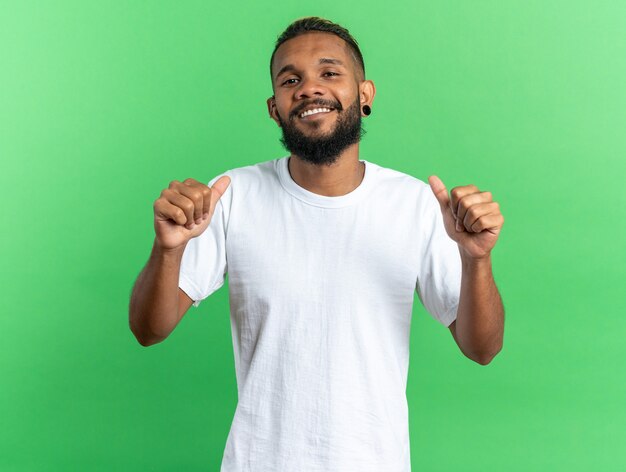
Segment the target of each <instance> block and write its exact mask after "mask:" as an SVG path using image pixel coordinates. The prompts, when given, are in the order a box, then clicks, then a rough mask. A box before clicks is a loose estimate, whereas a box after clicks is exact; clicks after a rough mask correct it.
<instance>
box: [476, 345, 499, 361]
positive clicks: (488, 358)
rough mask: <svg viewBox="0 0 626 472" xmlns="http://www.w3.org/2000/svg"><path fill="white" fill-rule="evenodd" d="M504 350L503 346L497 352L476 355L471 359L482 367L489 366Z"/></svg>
mask: <svg viewBox="0 0 626 472" xmlns="http://www.w3.org/2000/svg"><path fill="white" fill-rule="evenodd" d="M501 350H502V346H500V347H499V348H498V349H497V350H496V351H493V352H490V353H483V354H478V355H475V356H473V357H471V359H472V360H473V361H474V362H476V363H477V364H480V365H488V364H490V363H491V361H492V360H493V359H494V357H496V356H497V355H498V353H499V352H500V351H501Z"/></svg>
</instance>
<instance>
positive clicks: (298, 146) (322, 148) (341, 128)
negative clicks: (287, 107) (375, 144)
mask: <svg viewBox="0 0 626 472" xmlns="http://www.w3.org/2000/svg"><path fill="white" fill-rule="evenodd" d="M333 108H334V109H335V111H337V114H338V115H339V116H338V118H337V124H336V125H335V129H334V130H333V131H331V132H330V133H329V134H327V135H321V136H307V135H306V134H304V133H303V132H302V131H300V130H299V129H298V128H297V127H296V125H295V123H294V121H295V120H299V119H300V118H299V117H298V116H297V115H292V116H291V117H290V119H289V120H288V121H287V122H284V121H283V120H282V119H281V118H280V115H278V121H279V122H280V125H281V129H282V132H283V136H282V138H280V142H281V143H282V145H283V147H284V148H285V149H286V150H288V151H289V152H291V153H292V154H295V155H296V156H298V157H299V158H301V159H302V160H304V161H306V162H310V163H311V164H315V165H331V164H333V163H335V162H336V161H337V158H338V157H339V155H340V154H341V153H342V152H343V151H344V150H345V149H346V148H347V147H348V146H351V145H352V144H355V143H358V142H359V141H360V140H361V139H362V138H363V136H365V130H364V129H363V127H362V123H361V108H360V106H359V100H358V97H357V99H356V100H355V101H354V103H353V104H352V105H350V106H349V107H348V108H346V109H345V111H342V109H341V105H340V104H337V106H334V105H333ZM331 113H332V112H331Z"/></svg>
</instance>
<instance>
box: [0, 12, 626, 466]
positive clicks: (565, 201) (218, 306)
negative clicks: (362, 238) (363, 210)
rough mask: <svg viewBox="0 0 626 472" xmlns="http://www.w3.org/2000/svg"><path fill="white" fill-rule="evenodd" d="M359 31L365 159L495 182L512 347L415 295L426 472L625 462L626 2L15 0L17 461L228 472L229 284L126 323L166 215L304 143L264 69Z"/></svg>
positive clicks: (3, 145)
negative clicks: (178, 200) (169, 192)
mask: <svg viewBox="0 0 626 472" xmlns="http://www.w3.org/2000/svg"><path fill="white" fill-rule="evenodd" d="M308 15H319V16H323V17H327V18H329V19H331V20H333V21H335V22H338V23H340V24H342V25H344V26H345V27H347V28H348V29H349V30H350V31H351V33H353V34H354V35H355V37H356V38H357V40H358V41H359V43H360V45H361V48H362V52H363V55H364V57H365V63H366V68H367V78H369V79H372V80H373V81H374V82H375V84H376V87H377V95H376V98H375V101H374V104H373V107H372V108H373V113H372V115H371V116H370V117H368V118H367V119H366V128H367V131H368V134H367V136H366V137H365V138H364V141H363V143H362V145H361V157H362V158H363V159H366V160H370V161H372V162H375V163H377V164H379V165H382V166H385V167H391V168H393V169H397V170H400V171H403V172H406V173H408V174H411V175H414V176H416V177H418V178H420V179H423V180H425V179H426V178H427V177H428V175H430V174H434V173H435V174H438V175H439V176H440V177H441V178H442V179H443V180H444V182H445V183H446V184H447V185H448V187H449V188H451V187H454V186H457V185H465V184H468V183H474V184H476V185H478V186H479V187H480V188H482V189H488V190H491V191H492V192H493V194H494V197H495V198H496V200H498V201H499V202H500V203H501V208H502V211H503V214H504V216H505V219H506V223H505V226H504V229H503V232H502V234H501V237H500V241H499V243H498V245H497V247H496V249H495V250H494V255H493V259H494V270H495V274H496V280H497V282H498V285H499V287H500V289H501V292H502V296H503V299H504V302H505V307H506V323H505V324H506V330H505V340H504V349H503V350H502V352H501V353H500V354H499V355H498V356H497V357H496V358H495V359H494V360H493V362H492V363H491V364H489V365H488V366H481V365H479V364H476V363H474V362H472V361H470V360H469V359H467V358H465V357H464V356H463V355H462V354H461V352H460V351H459V349H458V348H457V346H456V345H455V344H454V340H453V338H452V336H451V335H450V333H449V332H448V330H447V329H445V328H443V327H442V326H441V325H440V324H438V323H437V322H436V321H435V320H433V319H432V318H430V317H429V316H428V315H427V314H426V313H425V312H424V310H423V308H422V307H421V306H420V305H419V301H418V299H417V298H416V303H415V309H414V317H413V323H412V328H411V331H412V333H411V336H412V337H411V361H410V372H409V385H408V391H407V395H408V399H409V409H410V434H411V457H412V465H413V470H414V471H416V472H417V471H482V472H485V471H509V472H513V471H520V472H521V471H524V472H527V471H589V470H605V471H614V470H615V471H617V470H626V452H625V451H624V448H623V446H624V444H626V431H625V425H626V407H625V399H626V381H625V380H624V379H625V377H626V375H625V374H626V368H625V366H624V359H625V358H626V342H624V337H625V333H626V321H625V320H624V315H625V313H626V309H625V308H626V307H625V302H624V293H623V285H624V280H625V273H624V272H625V271H624V267H625V265H626V260H625V254H624V246H625V238H624V232H625V231H624V230H625V220H626V218H625V215H624V207H625V204H626V199H625V197H624V190H623V182H624V177H625V174H626V173H625V170H626V168H625V159H624V157H625V155H626V133H625V129H626V127H625V124H626V112H625V110H626V85H625V84H626V79H625V78H626V34H625V30H624V25H625V22H626V2H623V1H621V0H616V1H602V0H600V1H596V2H591V1H580V0H578V1H572V0H558V1H545V0H543V1H529V0H525V1H501V0H500V1H497V0H493V1H441V0H437V1H419V2H416V1H414V0H411V1H408V0H407V1H398V2H381V1H372V0H363V1H360V2H345V3H342V2H337V1H336V0H333V1H325V0H323V1H318V2H316V5H315V7H313V6H310V7H309V6H303V4H302V3H300V2H288V1H283V0H279V1H273V2H265V3H256V2H250V3H246V4H243V3H241V4H237V3H227V2H201V1H197V2H188V1H187V2H181V1H178V2H120V1H117V2H96V1H87V2H86V1H76V2H70V1H57V2H44V1H39V2H28V1H19V2H17V1H16V2H8V1H0V158H1V162H2V168H1V169H2V171H1V173H0V189H1V190H2V197H3V198H2V200H3V205H2V215H1V218H2V231H1V232H0V238H1V239H0V250H1V253H0V257H1V260H2V269H1V270H2V272H1V280H0V282H1V285H0V286H1V287H2V288H1V290H2V294H1V297H0V300H1V301H0V303H1V305H0V307H1V316H0V382H1V384H0V424H1V427H0V470H1V471H41V470H47V471H56V470H59V471H61V470H62V471H66V470H95V471H110V470H129V471H130V470H133V471H139V470H146V471H170V470H172V471H174V470H189V471H193V470H198V471H199V470H218V469H219V464H220V461H221V457H222V453H223V450H224V445H225V441H226V437H227V434H228V430H229V427H230V422H231V420H232V415H233V413H234V411H235V406H236V395H237V391H236V384H235V372H234V361H233V351H232V344H231V333H230V324H229V311H228V293H227V288H226V286H225V287H223V288H222V289H220V290H219V291H218V292H217V293H215V294H214V295H213V296H211V297H210V298H209V299H207V300H205V301H204V302H203V303H202V304H201V305H200V307H199V308H193V307H192V308H191V309H190V311H189V312H188V314H187V315H186V316H185V318H184V319H183V320H182V322H181V323H180V325H179V326H178V327H177V328H176V330H175V331H174V332H173V333H172V334H171V336H170V337H169V338H168V339H167V340H166V341H165V342H163V343H161V344H158V345H155V346H152V347H149V348H144V347H142V346H140V345H139V344H138V343H137V341H136V340H135V339H134V337H133V335H132V333H131V332H130V330H129V328H128V301H129V295H130V290H131V288H132V285H133V283H134V281H135V279H136V277H137V275H138V273H139V271H140V270H141V269H142V267H143V265H144V264H145V262H146V261H147V258H148V255H149V253H150V248H151V244H152V240H153V237H154V229H153V226H152V221H153V214H152V204H153V202H154V200H155V199H156V198H158V196H159V194H160V192H161V190H162V189H163V188H166V187H167V186H168V184H169V182H170V181H171V180H174V179H177V180H183V179H185V178H187V177H193V178H196V179H198V180H201V181H207V182H208V181H209V180H210V179H211V178H212V177H214V176H215V175H217V174H218V173H221V172H223V171H225V170H228V169H232V168H235V167H239V166H243V165H249V164H254V163H257V162H262V161H266V160H270V159H275V158H277V157H281V156H283V155H285V154H286V152H285V151H284V149H283V148H282V147H281V145H280V143H279V141H278V139H279V137H280V132H279V129H278V128H277V126H276V124H275V123H274V122H273V121H272V120H271V119H270V118H269V117H268V115H267V109H266V105H265V100H266V98H267V97H268V96H270V95H271V88H270V87H271V85H270V80H269V73H268V61H269V57H270V54H271V52H272V49H273V44H274V41H275V39H276V37H277V36H278V34H279V33H280V32H281V31H282V30H283V29H284V28H285V27H286V26H287V25H288V24H289V23H290V22H291V21H293V20H294V19H296V18H299V17H302V16H308Z"/></svg>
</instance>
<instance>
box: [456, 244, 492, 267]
mask: <svg viewBox="0 0 626 472" xmlns="http://www.w3.org/2000/svg"><path fill="white" fill-rule="evenodd" d="M459 253H460V255H461V263H462V265H463V267H467V268H476V269H480V268H491V252H488V253H487V254H485V255H483V256H475V255H471V254H468V253H467V252H465V251H464V250H463V249H461V247H459Z"/></svg>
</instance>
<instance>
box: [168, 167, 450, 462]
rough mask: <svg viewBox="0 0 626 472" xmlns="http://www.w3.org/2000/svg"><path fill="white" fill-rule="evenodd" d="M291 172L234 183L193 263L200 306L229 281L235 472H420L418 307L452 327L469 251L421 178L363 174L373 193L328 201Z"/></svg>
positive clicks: (193, 292) (245, 172) (186, 264)
mask: <svg viewBox="0 0 626 472" xmlns="http://www.w3.org/2000/svg"><path fill="white" fill-rule="evenodd" d="M287 162H288V156H286V157H282V158H279V159H275V160H271V161H266V162H263V163H260V164H256V165H252V166H247V167H241V168H237V169H233V170H229V171H227V172H225V173H224V174H220V175H228V176H230V178H231V183H230V185H229V187H228V188H227V190H226V192H225V193H224V195H223V196H222V198H221V199H220V201H219V203H218V204H217V206H216V208H215V213H214V215H213V218H212V220H211V223H210V224H209V227H208V228H207V230H206V231H205V232H204V233H203V234H201V235H200V236H198V237H197V238H194V239H192V240H190V241H189V243H188V244H187V247H186V248H185V252H184V255H183V259H182V265H181V272H180V283H179V285H180V288H181V289H182V290H183V291H185V293H187V294H188V295H189V297H190V298H191V299H193V300H194V301H195V302H194V305H195V306H198V304H199V303H200V301H201V300H203V299H204V298H206V297H208V296H209V295H211V294H212V293H213V292H214V291H215V290H217V289H218V288H220V287H221V286H222V285H223V283H224V276H225V275H226V274H227V273H228V280H229V283H228V288H229V297H230V298H229V300H230V319H231V328H232V340H233V349H234V355H235V369H236V377H237V390H238V403H237V408H236V411H235V415H234V418H233V422H232V425H231V429H230V432H229V435H228V439H227V441H226V448H225V451H224V456H223V460H222V467H221V471H222V472H244V471H245V472H248V471H250V472H258V471H264V472H265V471H286V472H304V471H306V472H313V471H320V472H322V471H324V472H335V471H337V472H339V471H340V472H346V471H359V472H370V471H372V472H374V471H375V472H387V471H389V472H408V471H410V469H411V462H410V445H409V429H408V426H409V425H408V408H407V400H406V380H407V371H408V362H409V332H410V323H411V313H412V307H413V300H414V295H415V293H417V294H418V295H419V297H420V299H421V301H422V302H423V304H424V306H425V307H426V309H427V311H428V312H429V313H430V314H431V315H432V316H433V317H434V318H435V319H436V320H438V321H439V322H440V323H441V324H443V325H444V326H449V325H450V323H452V321H453V320H454V319H455V318H456V311H457V307H458V300H459V292H460V282H461V261H460V255H459V251H458V247H457V245H456V243H454V242H453V241H452V240H451V239H450V238H449V237H448V235H447V234H446V232H445V229H444V227H443V220H442V216H441V211H440V209H439V204H438V203H437V201H436V199H435V197H434V195H433V194H432V191H431V189H430V187H429V186H428V185H427V184H425V183H424V182H422V181H420V180H418V179H416V178H414V177H411V176H409V175H407V174H404V173H401V172H398V171H395V170H391V169H388V168H384V167H381V166H378V165H376V164H374V163H371V162H368V161H364V160H363V161H362V162H365V166H366V167H365V175H364V178H363V180H362V182H361V184H360V185H359V186H358V187H357V188H356V189H354V190H353V191H352V192H350V193H348V194H346V195H343V196H338V197H328V196H323V195H318V194H315V193H312V192H310V191H308V190H306V189H304V188H302V187H300V186H299V185H298V184H296V182H295V181H294V180H293V179H292V178H291V175H290V173H289V170H288V167H287ZM219 177H220V176H217V177H215V178H214V179H213V180H211V181H210V182H209V186H211V185H213V183H214V182H215V181H216V180H217V179H218V178H219Z"/></svg>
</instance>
